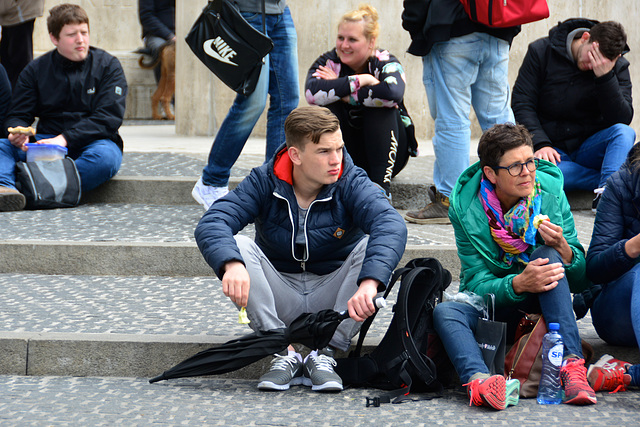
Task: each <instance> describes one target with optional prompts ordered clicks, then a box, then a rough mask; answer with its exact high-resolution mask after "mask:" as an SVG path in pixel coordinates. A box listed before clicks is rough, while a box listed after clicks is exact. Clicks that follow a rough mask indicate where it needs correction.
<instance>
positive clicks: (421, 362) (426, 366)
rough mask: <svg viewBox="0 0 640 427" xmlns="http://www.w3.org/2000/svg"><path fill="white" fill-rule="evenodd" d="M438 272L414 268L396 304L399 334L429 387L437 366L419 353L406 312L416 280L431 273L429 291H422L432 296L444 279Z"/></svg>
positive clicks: (411, 359) (418, 371)
mask: <svg viewBox="0 0 640 427" xmlns="http://www.w3.org/2000/svg"><path fill="white" fill-rule="evenodd" d="M438 264H439V263H438ZM437 270H439V269H438V268H437V267H436V269H434V268H431V267H416V268H413V269H412V270H411V271H410V272H409V273H408V274H407V275H406V276H405V278H404V281H403V286H401V287H400V292H399V293H398V302H397V304H396V315H397V316H398V320H399V321H398V324H397V325H398V334H400V337H401V339H402V344H403V346H404V349H405V351H406V352H407V356H408V359H409V361H410V362H411V364H412V365H413V366H414V367H415V368H416V371H417V373H418V375H419V376H420V379H422V380H423V381H424V382H425V384H427V385H429V384H431V383H433V381H435V379H436V366H435V364H434V363H433V361H432V360H431V359H429V358H428V357H426V356H424V355H422V354H421V353H420V351H418V348H417V347H416V343H415V341H414V340H413V335H412V332H411V327H410V326H411V325H410V324H409V315H408V313H407V312H406V310H407V307H408V306H409V295H410V290H411V287H412V286H413V285H414V283H415V282H416V278H417V277H418V276H419V275H420V274H422V273H425V274H429V273H430V277H429V279H428V280H427V283H426V286H428V287H429V289H428V290H422V292H423V293H424V294H426V295H430V294H431V292H433V289H434V288H435V287H437V286H438V282H439V281H440V280H441V279H442V277H441V274H439V271H437Z"/></svg>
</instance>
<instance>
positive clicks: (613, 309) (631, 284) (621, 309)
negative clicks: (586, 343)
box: [591, 264, 640, 347]
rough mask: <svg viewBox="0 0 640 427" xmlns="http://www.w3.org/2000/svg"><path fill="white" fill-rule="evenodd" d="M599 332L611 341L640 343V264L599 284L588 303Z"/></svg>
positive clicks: (624, 343)
mask: <svg viewBox="0 0 640 427" xmlns="http://www.w3.org/2000/svg"><path fill="white" fill-rule="evenodd" d="M591 319H592V321H593V327H594V328H595V329H596V332H597V333H598V336H599V337H600V338H602V339H603V340H605V341H606V342H607V343H609V344H611V345H622V346H635V347H637V346H638V345H639V343H640V264H636V265H635V266H634V267H633V268H632V269H631V270H629V271H627V272H626V273H625V274H623V275H622V276H620V277H619V278H618V279H617V280H614V281H613V282H610V283H607V284H606V285H604V286H603V287H602V292H601V293H600V295H598V297H597V298H596V299H595V301H594V302H593V305H592V306H591Z"/></svg>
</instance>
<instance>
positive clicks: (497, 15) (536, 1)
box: [460, 0, 549, 28]
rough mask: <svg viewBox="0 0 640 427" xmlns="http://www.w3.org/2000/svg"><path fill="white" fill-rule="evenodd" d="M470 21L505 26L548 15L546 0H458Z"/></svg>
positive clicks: (499, 26)
mask: <svg viewBox="0 0 640 427" xmlns="http://www.w3.org/2000/svg"><path fill="white" fill-rule="evenodd" d="M460 2H461V3H462V5H463V6H464V10H465V11H466V12H467V15H469V18H471V20H472V21H475V22H478V23H480V24H483V25H486V26H488V27H496V28H505V27H513V26H516V25H521V24H527V23H529V22H535V21H539V20H541V19H545V18H548V17H549V6H548V5H547V0H460Z"/></svg>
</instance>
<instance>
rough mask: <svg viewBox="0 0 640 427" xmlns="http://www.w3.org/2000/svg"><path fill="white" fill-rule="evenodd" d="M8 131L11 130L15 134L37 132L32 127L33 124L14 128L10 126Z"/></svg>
mask: <svg viewBox="0 0 640 427" xmlns="http://www.w3.org/2000/svg"><path fill="white" fill-rule="evenodd" d="M7 131H9V133H10V134H13V135H27V136H33V135H35V134H36V130H35V129H34V128H32V127H31V126H29V127H24V126H16V127H14V128H8V129H7Z"/></svg>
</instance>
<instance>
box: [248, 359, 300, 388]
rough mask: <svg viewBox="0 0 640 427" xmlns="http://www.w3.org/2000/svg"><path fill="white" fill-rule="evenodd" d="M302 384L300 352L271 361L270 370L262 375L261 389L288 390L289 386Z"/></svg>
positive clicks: (259, 386) (259, 385) (259, 384)
mask: <svg viewBox="0 0 640 427" xmlns="http://www.w3.org/2000/svg"><path fill="white" fill-rule="evenodd" d="M300 384H302V358H301V357H300V355H299V354H297V353H296V354H295V355H292V356H280V355H279V354H276V355H275V356H274V358H273V361H271V369H269V372H267V373H266V374H264V375H263V376H261V377H260V382H259V383H258V389H260V390H276V391H280V390H288V389H289V386H292V385H300Z"/></svg>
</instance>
